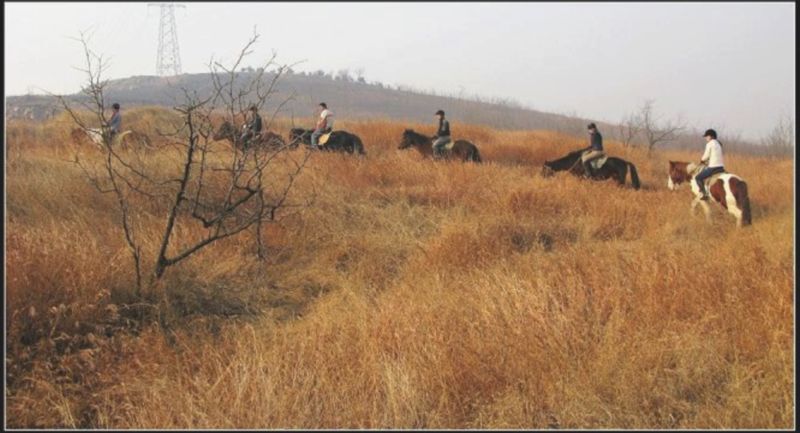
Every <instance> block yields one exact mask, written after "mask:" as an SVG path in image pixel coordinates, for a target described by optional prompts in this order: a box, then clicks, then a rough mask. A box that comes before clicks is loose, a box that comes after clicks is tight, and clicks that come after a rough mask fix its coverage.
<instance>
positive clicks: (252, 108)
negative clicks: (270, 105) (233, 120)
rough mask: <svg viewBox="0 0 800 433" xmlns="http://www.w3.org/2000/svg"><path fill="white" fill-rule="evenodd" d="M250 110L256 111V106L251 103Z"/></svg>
mask: <svg viewBox="0 0 800 433" xmlns="http://www.w3.org/2000/svg"><path fill="white" fill-rule="evenodd" d="M250 111H258V106H257V105H256V104H253V105H251V106H250Z"/></svg>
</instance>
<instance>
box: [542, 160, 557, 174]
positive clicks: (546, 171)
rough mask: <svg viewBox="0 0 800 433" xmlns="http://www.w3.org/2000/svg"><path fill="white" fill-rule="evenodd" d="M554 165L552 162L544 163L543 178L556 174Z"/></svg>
mask: <svg viewBox="0 0 800 433" xmlns="http://www.w3.org/2000/svg"><path fill="white" fill-rule="evenodd" d="M552 164H553V163H552V162H550V161H545V162H544V165H542V177H550V176H552V175H553V174H554V173H555V171H554V170H553V165H552Z"/></svg>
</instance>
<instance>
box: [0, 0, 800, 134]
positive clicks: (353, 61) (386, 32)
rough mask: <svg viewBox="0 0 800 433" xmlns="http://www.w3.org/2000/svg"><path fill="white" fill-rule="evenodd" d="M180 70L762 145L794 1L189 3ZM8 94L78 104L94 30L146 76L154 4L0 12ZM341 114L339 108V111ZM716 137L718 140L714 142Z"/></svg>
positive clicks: (99, 43)
mask: <svg viewBox="0 0 800 433" xmlns="http://www.w3.org/2000/svg"><path fill="white" fill-rule="evenodd" d="M184 4H185V5H186V8H185V9H176V21H177V27H178V39H179V45H180V52H181V62H182V66H183V72H189V73H194V72H205V71H207V66H206V65H207V64H208V61H209V59H210V58H211V57H212V56H214V58H215V59H223V60H225V59H228V60H230V59H231V58H232V57H234V55H235V54H236V53H237V52H238V50H240V49H241V47H242V46H243V44H244V43H245V42H246V41H247V39H248V37H249V36H250V35H251V34H252V32H253V27H254V26H256V29H257V30H258V32H259V33H260V34H261V39H260V41H259V43H258V46H257V47H256V50H255V53H254V54H253V55H252V56H251V57H249V58H248V60H247V61H246V62H245V63H246V64H252V65H254V66H256V65H257V64H258V63H259V62H260V61H261V60H263V59H264V58H265V57H266V56H268V55H269V54H270V53H271V52H272V51H273V50H274V51H276V52H277V53H278V60H279V61H281V62H282V63H293V62H296V61H303V63H302V64H300V65H299V66H297V67H295V70H298V71H301V70H305V71H314V70H317V69H322V70H325V71H338V70H340V69H344V68H348V69H350V70H351V71H352V70H356V69H358V68H363V70H364V77H365V78H366V79H367V81H381V82H383V83H386V84H404V85H409V86H412V87H415V88H419V89H425V90H427V89H436V90H437V91H439V92H444V93H453V94H458V93H459V92H463V93H464V94H465V95H475V94H477V95H480V96H484V97H501V98H512V99H514V100H516V101H518V102H520V103H522V104H523V105H525V106H528V107H530V108H534V109H537V110H542V111H550V112H561V113H573V112H574V113H575V114H577V115H580V116H583V117H587V118H591V119H596V120H601V121H611V122H615V121H618V120H619V119H620V118H621V117H622V116H623V115H624V114H626V113H628V112H630V111H631V110H633V109H635V108H636V107H638V106H640V105H641V104H642V102H643V101H644V100H645V99H654V100H655V101H656V103H655V110H656V112H657V113H660V114H663V115H665V116H666V117H676V116H679V115H682V116H683V117H684V118H685V119H686V120H687V121H688V122H689V123H690V124H691V125H692V126H695V127H697V128H703V129H704V128H705V127H716V128H720V129H722V128H726V129H727V130H729V131H731V130H735V131H738V132H741V133H742V134H743V135H744V136H745V137H750V138H756V137H759V136H761V135H763V134H765V133H766V132H767V131H768V130H769V129H771V127H772V126H773V125H774V124H775V122H776V120H777V118H778V116H780V115H781V114H789V115H791V116H792V118H794V115H795V111H794V106H795V99H794V98H795V97H794V95H795V79H794V76H795V5H794V3H752V4H745V3H730V4H724V3H701V4H696V3H663V4H644V3H643V4H628V3H619V4H617V3H599V4H589V3H569V4H566V3H547V4H542V3H530V4H520V3H504V4H497V3H477V4H476V3H463V4H458V3H437V4H431V3H373V4H361V3H327V4H326V3H184ZM4 8H5V37H4V43H5V84H6V92H7V94H8V95H17V94H25V93H28V92H32V93H40V91H38V90H37V88H42V89H46V90H49V91H52V92H66V93H72V92H75V91H77V90H78V88H79V86H80V84H81V83H82V78H83V77H82V76H81V74H80V72H78V71H76V70H74V69H73V68H72V67H73V66H80V65H81V54H82V53H81V49H80V46H79V44H78V43H76V42H75V41H74V40H72V39H70V38H71V37H75V36H77V35H78V33H79V31H81V30H90V31H91V32H92V35H93V36H92V41H91V45H92V47H93V48H94V49H95V50H96V51H97V52H100V53H103V54H105V55H106V56H110V57H111V67H110V69H109V70H108V72H107V76H108V77H109V78H123V77H128V76H131V75H153V74H155V65H156V51H157V44H158V21H159V8H157V7H148V6H147V3H102V4H96V3H92V4H90V3H4ZM334 102H335V101H334ZM720 132H721V134H724V132H722V131H720Z"/></svg>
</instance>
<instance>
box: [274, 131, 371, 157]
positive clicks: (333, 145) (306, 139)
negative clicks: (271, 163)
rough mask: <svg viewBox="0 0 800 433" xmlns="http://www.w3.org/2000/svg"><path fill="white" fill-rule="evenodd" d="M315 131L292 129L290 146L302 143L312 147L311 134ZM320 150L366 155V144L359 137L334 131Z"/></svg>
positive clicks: (293, 146)
mask: <svg viewBox="0 0 800 433" xmlns="http://www.w3.org/2000/svg"><path fill="white" fill-rule="evenodd" d="M313 132H314V130H313V129H303V128H292V129H291V131H289V146H290V147H292V148H295V147H297V146H298V145H299V144H300V143H303V144H305V145H306V146H308V147H311V134H312V133H313ZM319 150H322V151H328V152H342V153H351V154H356V155H366V154H367V152H366V151H365V150H364V143H363V142H361V138H359V136H357V135H355V134H353V133H350V132H347V131H341V130H339V131H333V132H331V133H330V137H328V141H327V142H326V143H325V144H324V145H320V146H319Z"/></svg>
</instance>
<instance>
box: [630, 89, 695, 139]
mask: <svg viewBox="0 0 800 433" xmlns="http://www.w3.org/2000/svg"><path fill="white" fill-rule="evenodd" d="M654 104H655V101H654V100H652V99H648V100H646V101H645V102H644V103H643V104H642V107H641V108H640V109H639V112H638V114H637V115H636V117H638V119H639V127H640V128H641V131H642V133H643V135H644V139H645V142H646V143H647V151H648V152H652V151H653V149H654V148H655V147H656V146H657V145H659V144H661V143H664V142H667V141H672V140H675V139H676V138H677V137H678V135H679V134H680V132H681V131H683V130H684V129H686V125H685V123H684V122H683V121H682V120H681V119H676V120H667V121H664V122H662V121H661V120H660V119H659V118H658V117H657V116H656V115H655V113H654V112H653V105H654Z"/></svg>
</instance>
